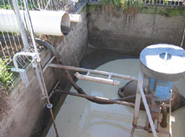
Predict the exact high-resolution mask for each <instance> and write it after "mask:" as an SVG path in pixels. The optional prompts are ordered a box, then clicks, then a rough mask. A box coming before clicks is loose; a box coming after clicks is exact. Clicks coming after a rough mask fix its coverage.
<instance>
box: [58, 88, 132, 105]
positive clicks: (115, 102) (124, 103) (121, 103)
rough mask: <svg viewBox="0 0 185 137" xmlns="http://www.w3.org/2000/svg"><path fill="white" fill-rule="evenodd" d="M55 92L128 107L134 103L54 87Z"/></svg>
mask: <svg viewBox="0 0 185 137" xmlns="http://www.w3.org/2000/svg"><path fill="white" fill-rule="evenodd" d="M55 92H59V93H61V94H68V95H72V96H77V97H82V98H86V99H91V100H98V101H103V102H107V103H112V104H120V105H125V106H130V107H134V105H135V104H134V103H129V102H126V101H118V100H113V99H109V98H104V97H97V96H90V95H85V94H79V93H75V92H68V91H64V90H60V89H55ZM125 100H126V99H125Z"/></svg>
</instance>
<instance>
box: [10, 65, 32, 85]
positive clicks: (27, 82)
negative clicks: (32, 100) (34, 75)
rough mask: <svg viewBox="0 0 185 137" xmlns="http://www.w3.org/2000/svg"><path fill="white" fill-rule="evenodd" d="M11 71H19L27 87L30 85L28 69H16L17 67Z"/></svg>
mask: <svg viewBox="0 0 185 137" xmlns="http://www.w3.org/2000/svg"><path fill="white" fill-rule="evenodd" d="M11 71H13V72H19V74H20V76H21V79H22V82H23V83H24V84H25V85H26V87H27V86H28V85H29V81H28V77H27V74H26V70H25V69H16V68H12V69H11Z"/></svg>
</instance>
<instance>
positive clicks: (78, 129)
mask: <svg viewBox="0 0 185 137" xmlns="http://www.w3.org/2000/svg"><path fill="white" fill-rule="evenodd" d="M97 70H105V71H110V72H116V73H120V74H127V75H131V76H137V75H138V70H139V60H138V59H120V60H115V61H111V62H108V63H106V64H104V65H102V66H100V67H98V68H97ZM119 80H120V79H119ZM126 82H128V81H126V80H121V85H124V84H125V83H126ZM183 82H184V81H181V82H180V83H178V84H177V85H178V86H179V85H180V86H181V87H180V88H179V89H181V91H180V92H182V91H183V89H185V85H184V84H183ZM77 84H78V85H79V86H81V87H82V88H83V89H84V90H85V91H86V92H87V93H88V94H90V95H93V96H102V97H108V98H112V99H114V98H119V97H118V95H117V91H118V88H119V87H115V86H110V85H105V84H100V83H94V82H88V81H80V80H79V81H78V82H77ZM71 91H73V92H75V90H74V89H71ZM183 95H184V96H185V92H184V93H183ZM133 111H134V109H133V108H131V107H126V106H122V105H98V104H95V103H91V102H89V101H87V100H85V99H83V98H78V97H73V96H68V97H67V98H66V100H65V103H64V105H63V106H62V107H61V109H60V112H59V113H58V115H57V117H56V124H57V128H58V132H59V136H60V137H115V136H120V137H121V136H122V137H123V136H124V137H129V136H130V131H131V129H132V118H133ZM172 115H173V116H175V117H176V122H175V123H172V127H173V136H175V137H183V136H185V130H184V127H185V119H184V116H185V107H183V108H181V109H178V110H177V111H175V112H174V113H172ZM139 116H140V117H139V125H142V126H144V124H145V116H146V114H145V112H144V111H140V114H139ZM165 130H167V129H165ZM158 135H159V136H160V137H167V135H164V134H158ZM54 136H55V131H54V128H53V126H51V128H50V130H49V132H48V134H47V137H54ZM134 136H135V137H152V136H153V135H152V134H151V133H148V132H145V131H143V130H135V133H134Z"/></svg>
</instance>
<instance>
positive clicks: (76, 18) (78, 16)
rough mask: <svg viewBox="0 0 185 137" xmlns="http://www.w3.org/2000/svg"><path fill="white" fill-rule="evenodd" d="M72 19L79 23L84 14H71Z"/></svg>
mask: <svg viewBox="0 0 185 137" xmlns="http://www.w3.org/2000/svg"><path fill="white" fill-rule="evenodd" d="M69 17H70V21H71V22H76V23H79V22H81V21H82V16H81V15H80V14H69Z"/></svg>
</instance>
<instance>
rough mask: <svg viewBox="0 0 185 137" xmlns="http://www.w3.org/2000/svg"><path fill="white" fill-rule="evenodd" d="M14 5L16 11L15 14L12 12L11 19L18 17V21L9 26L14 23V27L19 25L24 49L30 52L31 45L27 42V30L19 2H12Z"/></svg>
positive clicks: (14, 0)
mask: <svg viewBox="0 0 185 137" xmlns="http://www.w3.org/2000/svg"><path fill="white" fill-rule="evenodd" d="M12 5H13V9H14V12H15V14H14V12H13V11H12V12H13V14H12V15H11V16H10V17H11V18H12V16H15V15H16V19H14V21H15V22H9V23H8V24H10V23H13V26H14V27H15V24H16V23H18V29H19V30H20V32H21V38H22V41H23V45H24V48H25V50H26V51H28V48H29V45H28V40H27V37H26V30H25V27H24V24H23V22H22V19H21V14H20V11H19V5H18V2H17V1H16V0H12ZM2 11H4V10H2ZM6 17H7V16H6ZM14 18H15V17H14ZM16 21H17V22H16ZM1 23H3V21H2V20H1V21H0V24H1ZM5 25H6V24H5ZM1 27H2V24H1V25H0V28H1ZM12 28H13V27H11V29H12ZM6 31H8V30H6ZM10 31H11V32H13V30H10Z"/></svg>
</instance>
